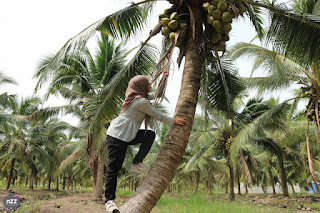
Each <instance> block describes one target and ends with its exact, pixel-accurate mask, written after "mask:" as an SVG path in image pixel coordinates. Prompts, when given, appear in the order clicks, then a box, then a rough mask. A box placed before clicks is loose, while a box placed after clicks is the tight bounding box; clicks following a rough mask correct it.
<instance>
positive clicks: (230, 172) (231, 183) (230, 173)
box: [228, 158, 235, 201]
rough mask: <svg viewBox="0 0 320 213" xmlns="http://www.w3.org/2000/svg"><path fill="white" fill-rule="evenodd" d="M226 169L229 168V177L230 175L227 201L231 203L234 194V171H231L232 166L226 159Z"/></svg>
mask: <svg viewBox="0 0 320 213" xmlns="http://www.w3.org/2000/svg"><path fill="white" fill-rule="evenodd" d="M228 167H229V175H230V181H229V188H230V191H229V199H230V200H231V201H234V199H235V194H234V171H233V165H232V163H231V162H230V159H229V158H228Z"/></svg>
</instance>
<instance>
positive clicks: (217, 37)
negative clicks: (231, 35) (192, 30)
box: [211, 33, 222, 44]
mask: <svg viewBox="0 0 320 213" xmlns="http://www.w3.org/2000/svg"><path fill="white" fill-rule="evenodd" d="M221 38H222V36H221V34H220V33H214V34H212V36H211V43H213V44H216V43H218V42H219V41H221Z"/></svg>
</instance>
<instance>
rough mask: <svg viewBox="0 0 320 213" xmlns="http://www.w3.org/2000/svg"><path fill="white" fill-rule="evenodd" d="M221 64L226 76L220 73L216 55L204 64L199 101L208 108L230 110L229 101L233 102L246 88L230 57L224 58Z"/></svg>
mask: <svg viewBox="0 0 320 213" xmlns="http://www.w3.org/2000/svg"><path fill="white" fill-rule="evenodd" d="M221 65H222V72H223V74H224V76H222V75H221V74H220V71H219V67H218V62H217V61H216V59H215V58H214V57H212V59H208V61H207V64H205V65H204V67H203V72H202V75H201V87H200V91H199V103H200V105H201V106H202V107H203V108H206V109H207V110H213V109H218V110H221V111H224V112H229V109H230V107H231V105H230V106H228V103H229V104H231V103H233V100H234V99H235V98H236V97H237V95H239V94H240V93H241V92H242V91H243V90H244V89H245V86H244V83H243V82H242V81H241V80H240V78H239V77H238V76H237V73H236V71H235V68H234V67H233V65H232V63H231V62H230V61H229V60H228V59H222V60H221ZM223 77H224V78H223ZM226 88H227V89H228V91H226ZM226 106H227V107H226Z"/></svg>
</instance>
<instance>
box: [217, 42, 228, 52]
mask: <svg viewBox="0 0 320 213" xmlns="http://www.w3.org/2000/svg"><path fill="white" fill-rule="evenodd" d="M216 48H217V50H220V51H223V50H225V49H226V42H224V41H219V43H217V45H216Z"/></svg>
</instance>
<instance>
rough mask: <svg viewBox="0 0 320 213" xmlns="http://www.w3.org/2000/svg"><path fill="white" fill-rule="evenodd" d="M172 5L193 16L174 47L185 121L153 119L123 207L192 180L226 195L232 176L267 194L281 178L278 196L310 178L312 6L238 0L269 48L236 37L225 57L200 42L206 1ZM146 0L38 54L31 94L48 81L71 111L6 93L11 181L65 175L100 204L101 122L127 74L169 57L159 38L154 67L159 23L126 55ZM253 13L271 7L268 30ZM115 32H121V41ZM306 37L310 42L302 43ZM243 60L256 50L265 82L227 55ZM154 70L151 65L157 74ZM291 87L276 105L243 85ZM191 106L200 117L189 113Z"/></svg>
mask: <svg viewBox="0 0 320 213" xmlns="http://www.w3.org/2000/svg"><path fill="white" fill-rule="evenodd" d="M170 2H171V3H172V4H173V6H172V7H171V10H178V12H179V10H181V11H184V12H185V11H189V12H190V14H191V15H190V17H189V20H190V21H189V22H188V24H189V31H188V33H187V34H188V35H187V39H185V41H184V42H185V44H184V45H182V46H185V48H181V47H180V55H179V59H180V60H179V61H180V62H181V59H182V58H183V57H185V62H184V66H185V68H184V74H183V78H182V84H181V91H180V97H179V100H178V103H177V107H176V111H175V116H177V115H183V116H185V117H186V118H187V119H188V124H187V125H186V126H185V127H178V126H172V127H170V128H169V127H166V126H160V125H155V126H157V127H158V129H157V133H158V136H159V140H158V143H157V144H155V145H154V147H153V152H152V153H150V154H149V156H148V159H147V160H148V162H149V163H150V164H151V163H153V162H154V163H153V164H152V168H151V171H150V172H149V173H148V175H147V176H144V175H140V176H137V175H132V174H129V173H128V170H129V167H130V166H129V165H130V164H129V162H130V157H129V158H128V161H127V162H128V163H125V166H124V168H123V172H122V181H121V183H120V184H122V185H123V186H126V187H127V186H130V187H131V188H135V187H136V185H137V184H140V186H139V187H138V188H137V191H136V193H135V194H134V195H133V197H132V199H130V200H129V201H128V202H127V203H126V204H125V205H123V207H122V209H123V210H126V211H128V212H129V211H136V210H137V211H140V212H149V211H150V210H151V209H152V207H153V206H154V205H155V203H156V202H157V200H158V199H159V198H160V196H161V195H162V193H163V191H164V190H165V189H168V190H177V191H180V190H185V189H186V188H187V186H188V185H191V184H190V182H192V183H196V184H193V185H194V190H197V188H198V183H203V186H204V185H205V186H206V188H207V189H208V190H209V191H211V190H212V184H213V183H215V184H218V185H219V186H223V187H225V188H228V189H229V195H230V199H231V200H233V199H234V185H235V182H236V183H237V184H236V185H239V183H240V182H242V183H243V184H244V185H245V186H246V187H249V186H252V185H260V186H261V187H263V188H264V189H265V188H266V187H267V186H274V184H275V183H276V182H280V183H281V186H282V193H283V194H284V195H285V196H287V195H288V184H289V185H292V184H295V183H300V184H306V183H310V181H311V180H313V181H315V182H316V181H317V178H318V177H317V173H316V171H317V170H318V171H319V161H318V156H319V148H318V147H319V146H318V143H319V139H318V135H319V130H318V127H319V126H320V125H319V121H318V116H317V115H318V94H319V88H320V87H319V84H318V76H319V75H318V73H319V65H318V64H319V62H318V61H319V59H318V55H319V54H317V51H318V50H319V48H317V46H315V44H317V41H318V40H317V39H319V38H318V37H317V36H312V35H313V34H314V35H317V34H319V26H318V24H317V23H318V22H317V21H318V20H319V9H318V8H319V2H318V1H311V0H310V1H306V2H305V1H301V2H300V1H296V2H295V3H294V4H293V5H292V8H284V5H278V4H276V2H272V3H270V2H267V1H262V2H250V1H243V4H245V5H246V7H247V11H248V12H247V13H246V16H248V17H250V19H251V21H252V23H253V24H254V26H255V29H256V30H257V33H258V37H259V38H260V40H262V41H264V40H267V41H268V42H269V43H268V44H269V45H268V47H269V46H271V47H272V48H273V49H272V50H270V49H267V48H263V47H260V46H256V45H253V44H245V43H240V44H238V45H235V46H234V47H233V48H228V49H229V52H227V53H225V54H224V55H223V56H222V57H221V55H220V56H219V53H218V51H211V50H209V49H206V41H205V40H203V38H205V36H206V35H205V32H202V23H203V18H204V17H202V15H201V14H202V12H201V10H202V3H203V2H202V1H180V2H175V1H170ZM153 4H154V2H153V1H145V2H142V3H141V4H140V3H139V4H134V5H131V6H129V7H127V8H124V9H123V10H121V11H119V12H116V13H114V14H112V15H110V16H107V17H106V18H104V19H101V20H100V21H98V22H96V23H94V24H93V25H91V26H90V27H88V28H87V29H86V30H84V31H82V32H81V33H80V34H79V35H78V36H76V37H74V38H73V39H71V40H69V41H68V42H67V44H66V45H65V46H64V47H63V48H62V49H61V50H60V51H59V52H58V53H57V54H56V55H54V56H52V57H48V58H47V59H46V60H43V61H42V63H41V65H40V66H39V69H38V71H37V73H36V75H35V77H36V78H37V79H38V84H37V86H36V90H38V89H40V88H41V87H42V86H43V85H44V84H45V83H49V89H48V90H47V93H46V96H45V98H48V97H49V96H51V95H56V94H60V95H62V96H63V97H64V98H66V99H67V100H68V101H69V104H68V105H67V106H61V107H56V108H50V109H42V108H40V107H41V102H40V100H39V99H37V98H30V99H26V100H22V101H20V102H17V101H16V100H15V99H14V97H9V96H8V95H7V94H3V95H2V96H3V106H2V111H3V112H2V114H3V116H2V117H3V119H1V122H3V125H2V126H3V130H2V129H1V132H2V134H3V136H2V139H3V142H4V143H3V145H2V146H1V152H2V153H3V155H1V156H2V157H1V164H2V165H3V168H4V169H3V176H5V177H8V186H9V185H10V179H11V177H15V176H17V177H19V180H20V179H21V177H22V179H21V180H25V181H26V180H28V181H29V182H30V186H32V184H33V182H34V181H36V182H37V183H38V182H40V180H41V181H44V180H45V181H49V183H50V181H52V180H53V179H54V180H55V181H56V182H57V183H58V182H59V178H62V182H64V181H65V180H66V177H67V178H68V179H69V180H71V181H74V182H76V183H78V184H82V185H88V183H90V182H92V186H93V187H94V189H95V190H94V193H95V197H96V198H98V199H99V198H100V199H101V196H102V185H103V174H104V163H105V161H106V158H105V148H104V142H105V138H106V135H105V132H106V128H107V127H108V122H110V121H111V120H112V119H113V118H114V117H115V116H116V115H117V114H118V113H119V112H120V106H121V103H122V100H123V97H124V92H125V89H126V86H127V83H128V81H129V79H130V78H132V77H133V76H134V75H137V74H152V75H153V76H156V75H157V73H159V71H161V68H168V66H170V63H171V62H170V59H171V56H172V47H174V46H171V47H170V44H169V45H166V46H165V48H169V49H164V50H163V51H162V52H164V53H166V54H165V55H164V57H162V59H161V60H160V62H161V63H157V62H158V60H157V58H158V55H157V52H158V51H157V50H156V48H155V47H154V46H152V45H150V44H148V43H147V41H149V39H150V38H151V37H152V36H153V35H155V34H157V33H158V32H160V30H161V28H160V29H159V27H161V25H157V26H156V28H155V29H154V30H153V31H152V32H151V35H150V37H149V38H148V39H147V41H146V42H144V43H142V44H140V45H139V46H138V47H136V48H134V49H133V50H131V51H127V50H126V49H125V46H124V41H125V39H126V38H127V37H128V36H131V35H132V34H134V33H135V32H136V31H139V30H141V28H142V26H143V23H145V21H146V19H147V18H148V13H149V12H150V11H152V10H150V8H151V7H153ZM140 5H141V6H140ZM261 8H263V9H265V10H267V11H270V16H271V19H272V22H271V26H270V28H269V31H268V32H267V33H266V32H265V31H264V30H263V28H262V20H261V18H260V12H261ZM301 14H308V15H305V16H302V15H301ZM128 17H130V18H128ZM301 22H303V25H302V24H301ZM297 26H299V28H297ZM190 28H191V29H190ZM284 29H285V30H284ZM97 30H99V31H100V32H101V33H100V34H99V37H100V40H99V42H98V44H97V47H98V51H97V52H96V53H95V54H92V53H91V52H90V51H89V50H88V49H87V48H86V47H85V44H86V42H87V40H88V39H89V38H90V37H91V36H92V35H93V34H94V33H95V32H96V31H97ZM301 32H304V33H305V32H310V33H311V35H309V34H307V35H308V36H305V35H304V34H302V33H301ZM287 33H290V34H289V35H288V34H287ZM288 36H290V39H289V40H288V39H287V38H288ZM119 38H120V39H121V38H125V39H123V40H122V41H123V42H122V43H120V42H119V41H118V40H117V39H119ZM302 38H304V39H305V38H307V41H306V40H303V43H301V41H302ZM169 42H170V41H169ZM174 44H175V43H174V41H172V45H174ZM301 50H303V51H301ZM129 56H130V58H129ZM242 56H250V57H253V58H254V59H255V63H254V68H253V71H255V70H256V69H257V68H259V67H260V66H261V67H263V70H264V72H265V73H266V77H256V78H241V77H240V76H238V74H237V71H236V69H235V68H234V66H233V64H232V63H231V61H230V59H232V60H235V59H237V58H240V57H242ZM179 64H180V63H179ZM155 67H158V68H159V70H156V71H155V70H154V68H155ZM293 83H296V84H297V85H298V86H301V87H300V88H299V89H298V90H297V91H296V92H295V94H296V95H295V96H296V97H293V98H292V99H291V100H286V101H284V102H282V103H280V102H279V101H278V100H274V99H270V100H263V99H262V98H259V96H257V97H258V98H253V99H249V100H248V98H247V94H248V91H250V90H249V89H250V88H258V90H259V91H260V92H263V91H273V90H277V89H284V88H288V87H290V86H291V85H292V84H293ZM198 89H199V98H198ZM301 94H302V95H301ZM301 100H307V101H308V102H309V103H308V105H307V110H306V111H305V110H303V111H301V110H300V109H299V108H298V106H299V105H298V103H299V101H301ZM197 103H198V105H199V106H200V107H201V113H200V114H201V115H197V116H196V118H195V119H194V113H195V106H196V105H197ZM20 108H21V109H20ZM29 108H30V109H29ZM59 113H71V114H72V115H74V116H76V117H78V118H79V121H80V122H79V125H78V126H77V127H73V126H71V125H68V124H67V123H64V122H62V121H59V120H58V119H56V118H55V117H56V115H58V114H59ZM305 114H306V115H307V116H305ZM193 120H194V121H193ZM67 130H69V132H68V131H67ZM190 133H191V135H190V138H189V134H190ZM165 135H167V136H165ZM188 141H189V143H188ZM159 150H160V151H159ZM134 151H135V150H130V152H134ZM158 153H159V155H157V154H158ZM129 156H130V153H129ZM164 165H165V166H164ZM173 176H174V178H173V179H172V177H173ZM39 177H41V178H39ZM13 179H14V178H13ZM91 179H92V180H91ZM142 192H143V196H142V197H141V193H142ZM139 194H140V196H138V197H139V199H140V201H141V202H143V203H144V204H145V205H142V206H143V209H140V208H141V206H140V207H139V206H135V204H134V203H135V199H138V198H137V195H139ZM151 194H152V201H151V199H150V196H149V195H151ZM129 205H131V207H130V209H127V207H128V206H129ZM136 208H137V209H136Z"/></svg>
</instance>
